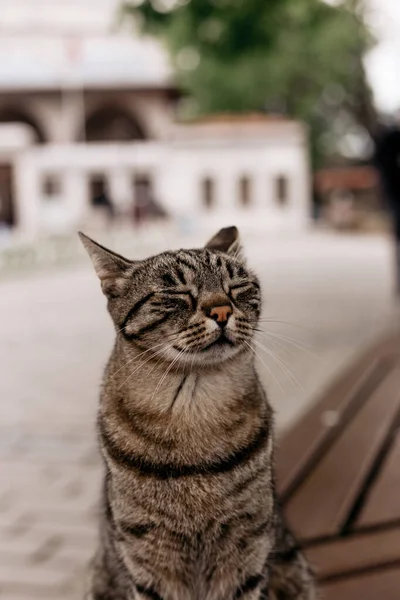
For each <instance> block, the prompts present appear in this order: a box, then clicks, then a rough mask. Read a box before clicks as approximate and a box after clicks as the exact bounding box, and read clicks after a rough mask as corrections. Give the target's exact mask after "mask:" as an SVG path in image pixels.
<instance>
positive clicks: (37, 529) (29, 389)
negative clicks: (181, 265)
mask: <svg viewBox="0 0 400 600" xmlns="http://www.w3.org/2000/svg"><path fill="white" fill-rule="evenodd" d="M175 245H178V246H179V244H177V243H175ZM184 245H188V244H187V243H185V242H184ZM246 245H247V254H248V256H249V261H250V263H251V264H252V265H254V267H255V268H256V269H257V271H258V272H259V273H260V275H261V278H262V282H263V284H264V290H265V310H264V319H265V320H264V321H263V323H262V327H263V328H264V329H265V330H266V332H265V333H264V334H261V336H260V340H259V343H260V344H262V345H263V346H265V350H264V349H261V346H260V347H259V350H260V352H259V360H260V370H261V373H262V377H263V380H264V382H265V384H266V386H267V389H268V391H269V394H270V397H271V399H272V402H273V404H274V406H275V407H276V411H277V422H278V426H280V427H285V426H287V425H288V424H289V423H290V422H291V421H292V420H293V419H294V418H295V417H296V416H297V415H298V414H299V412H300V411H301V410H303V409H304V408H305V407H306V406H307V405H308V403H309V402H310V401H311V399H312V398H313V397H315V395H316V394H317V393H318V392H319V391H321V390H322V388H323V387H324V386H325V385H326V384H327V382H328V380H329V379H330V378H331V377H333V376H334V374H335V373H336V372H337V371H338V370H339V369H341V368H342V367H343V366H344V365H345V364H346V362H347V361H348V360H349V359H350V358H351V357H352V356H353V355H354V354H355V353H356V352H357V351H358V350H359V349H360V348H361V347H362V346H363V345H364V344H365V343H367V342H368V341H370V340H372V338H373V337H374V336H376V335H377V334H378V333H380V332H382V331H383V330H385V329H390V328H393V327H397V326H398V317H397V315H398V313H397V309H396V307H395V306H394V303H393V300H392V297H391V269H390V267H391V251H390V246H389V244H388V243H387V241H385V240H384V239H383V238H379V237H376V238H375V237H358V238H356V237H354V238H353V237H338V236H329V235H326V234H314V235H310V236H309V237H305V238H303V237H301V238H288V239H284V238H279V237H275V238H274V237H270V238H269V239H268V240H262V239H259V238H257V237H254V236H253V237H252V238H250V239H248V240H247V244H246ZM268 321H269V322H268ZM0 331H1V338H0V361H1V362H0V364H1V378H0V598H1V599H2V600H3V599H4V600H35V599H36V598H38V599H39V598H40V599H41V600H45V599H46V598H49V599H51V600H78V599H79V598H82V597H83V588H84V578H85V571H86V565H87V563H88V561H89V559H90V557H91V555H92V553H93V549H94V546H95V541H96V521H97V506H98V497H99V490H100V481H101V466H100V461H99V459H98V455H97V449H96V441H95V435H94V420H95V411H96V404H97V395H98V388H99V382H100V379H101V370H102V367H103V365H104V362H105V360H106V358H107V354H108V352H109V350H110V346H111V344H112V339H113V330H112V326H111V323H110V321H109V318H108V316H107V315H106V312H105V301H104V299H103V298H102V296H101V294H100V290H99V286H98V282H97V280H96V277H95V276H94V274H93V272H92V270H91V268H89V266H88V265H87V266H85V265H80V266H75V267H70V268H67V267H64V268H63V270H62V271H60V272H56V271H52V272H47V273H40V274H36V275H32V276H27V277H24V278H23V279H19V278H16V279H14V280H11V279H10V280H8V281H3V282H2V283H0ZM271 352H273V353H275V354H276V356H274V357H272V356H271V355H270V353H271Z"/></svg>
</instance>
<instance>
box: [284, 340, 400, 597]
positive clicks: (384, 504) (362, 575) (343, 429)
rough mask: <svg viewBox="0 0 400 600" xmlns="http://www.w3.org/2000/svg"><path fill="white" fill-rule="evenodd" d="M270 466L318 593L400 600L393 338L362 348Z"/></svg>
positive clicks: (399, 428)
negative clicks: (311, 568)
mask: <svg viewBox="0 0 400 600" xmlns="http://www.w3.org/2000/svg"><path fill="white" fill-rule="evenodd" d="M277 471H278V490H279V493H280V497H281V499H282V503H283V508H284V513H285V515H286V519H287V522H288V524H289V525H290V527H291V528H292V530H293V531H294V533H295V534H296V536H297V538H298V539H299V541H300V542H301V543H302V545H303V546H304V548H305V552H306V554H307V556H308V558H309V560H310V562H311V563H312V564H313V566H314V568H315V570H316V573H317V576H318V579H319V581H320V584H321V589H322V590H323V593H324V595H323V597H324V598H325V599H326V600H399V599H400V339H399V338H396V339H392V340H389V341H384V342H380V343H379V344H377V345H376V346H375V347H374V348H372V349H371V350H369V351H368V352H367V353H366V354H365V355H364V356H363V357H362V358H361V359H360V360H359V361H358V362H357V363H356V364H355V365H353V366H352V367H351V368H350V369H349V370H348V372H347V373H345V374H344V375H343V376H342V377H341V378H340V379H339V380H338V381H337V382H336V383H335V384H334V385H333V386H332V387H331V388H330V389H329V391H328V392H327V393H326V394H325V395H324V396H323V397H322V398H321V399H320V401H319V402H317V403H316V404H315V405H314V406H313V407H312V408H311V409H310V411H309V412H308V413H307V414H306V415H305V416H304V417H303V418H302V419H301V420H300V421H299V422H298V423H297V424H296V426H295V427H294V428H293V429H291V430H290V431H288V432H287V433H286V434H285V435H284V436H283V438H282V439H281V440H280V443H279V449H278V454H277Z"/></svg>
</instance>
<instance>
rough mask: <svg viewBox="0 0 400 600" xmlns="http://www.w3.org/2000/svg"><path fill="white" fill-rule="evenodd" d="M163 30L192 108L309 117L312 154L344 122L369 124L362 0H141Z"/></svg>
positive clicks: (138, 10)
mask: <svg viewBox="0 0 400 600" xmlns="http://www.w3.org/2000/svg"><path fill="white" fill-rule="evenodd" d="M134 4H135V5H133V4H128V5H127V11H128V13H130V14H131V15H134V16H135V17H139V23H141V24H142V27H143V30H144V31H145V32H147V33H151V34H154V35H156V36H158V37H161V38H162V39H163V40H164V42H165V43H166V45H167V47H168V49H169V50H170V52H171V55H172V57H173V61H174V65H175V67H176V72H177V75H178V78H179V82H180V84H181V85H182V86H183V88H184V89H185V90H187V92H188V93H189V97H191V98H193V99H194V101H193V102H192V103H191V104H190V106H191V110H192V112H197V113H198V114H207V113H210V112H216V111H217V112H218V111H235V112H242V111H260V110H267V111H279V112H284V113H285V114H288V115H289V116H292V117H296V118H300V119H303V120H305V121H306V122H307V123H308V124H309V125H310V129H311V132H312V141H313V151H314V152H313V154H314V161H316V162H317V163H318V161H319V159H320V158H321V157H322V156H323V155H324V153H325V150H326V148H327V146H329V143H327V142H329V139H331V138H332V137H334V134H335V129H336V128H337V127H338V123H342V124H343V123H349V124H350V125H351V126H352V127H354V126H358V127H361V128H363V129H364V130H366V131H367V132H368V133H369V134H373V133H374V130H375V128H376V114H375V110H374V107H373V103H372V99H371V93H370V90H369V88H368V85H367V83H366V78H365V72H364V68H363V63H362V58H363V56H364V54H365V52H366V51H367V50H368V49H369V48H370V47H371V45H372V43H373V40H372V37H371V35H370V34H369V31H368V29H367V27H366V25H365V22H364V19H363V14H362V10H361V6H360V0H343V2H341V3H335V4H331V3H329V4H328V3H326V2H324V1H323V0H143V1H140V0H135V3H134Z"/></svg>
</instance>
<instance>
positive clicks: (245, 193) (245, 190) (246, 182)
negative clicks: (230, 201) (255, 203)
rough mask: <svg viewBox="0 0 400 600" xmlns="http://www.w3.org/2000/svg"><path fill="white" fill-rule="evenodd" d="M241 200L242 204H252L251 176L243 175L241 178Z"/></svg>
mask: <svg viewBox="0 0 400 600" xmlns="http://www.w3.org/2000/svg"><path fill="white" fill-rule="evenodd" d="M239 202H240V204H241V205H242V206H250V204H251V181H250V178H249V177H246V176H244V177H241V178H240V179H239Z"/></svg>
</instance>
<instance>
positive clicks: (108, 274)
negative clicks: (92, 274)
mask: <svg viewBox="0 0 400 600" xmlns="http://www.w3.org/2000/svg"><path fill="white" fill-rule="evenodd" d="M79 237H80V238H81V241H82V244H83V245H84V246H85V248H86V250H87V253H88V254H89V256H90V258H91V260H92V263H93V266H94V269H95V271H96V273H97V276H98V278H99V279H100V282H101V288H102V290H103V292H104V294H105V295H106V296H109V297H111V298H115V297H117V296H120V295H121V294H123V292H124V291H125V290H126V288H127V285H128V282H129V278H130V277H129V276H130V275H132V272H133V270H134V263H133V262H132V261H130V260H128V259H126V258H124V257H123V256H120V255H119V254H116V253H115V252H112V251H111V250H108V249H107V248H104V246H101V245H100V244H98V243H97V242H95V241H93V240H92V239H90V237H88V236H87V235H85V234H84V233H82V232H81V231H80V232H79Z"/></svg>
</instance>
